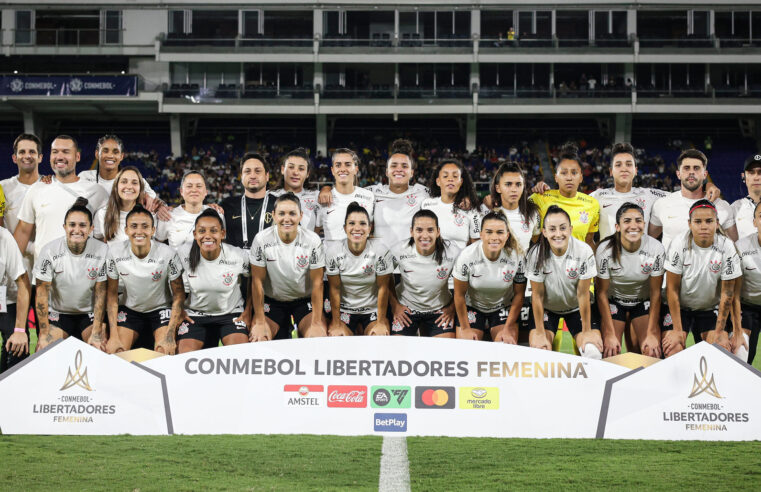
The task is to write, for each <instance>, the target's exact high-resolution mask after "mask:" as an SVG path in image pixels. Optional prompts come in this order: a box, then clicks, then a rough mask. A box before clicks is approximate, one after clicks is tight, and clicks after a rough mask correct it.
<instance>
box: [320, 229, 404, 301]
mask: <svg viewBox="0 0 761 492" xmlns="http://www.w3.org/2000/svg"><path fill="white" fill-rule="evenodd" d="M325 271H326V273H327V274H328V275H339V276H340V278H341V311H343V312H347V313H369V312H373V311H376V310H377V308H378V282H377V281H376V278H377V276H378V275H390V274H391V273H393V271H394V267H393V263H392V260H391V253H389V251H388V249H387V248H386V247H385V246H384V245H383V243H382V242H381V241H380V240H378V239H368V241H367V246H365V250H364V251H363V252H362V253H360V254H359V256H355V255H354V254H353V253H352V252H351V251H349V246H348V244H347V242H346V240H344V241H341V242H338V243H331V244H329V245H327V246H325Z"/></svg>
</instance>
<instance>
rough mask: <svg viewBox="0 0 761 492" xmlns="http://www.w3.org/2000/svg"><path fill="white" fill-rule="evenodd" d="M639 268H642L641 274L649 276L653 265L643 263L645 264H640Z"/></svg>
mask: <svg viewBox="0 0 761 492" xmlns="http://www.w3.org/2000/svg"><path fill="white" fill-rule="evenodd" d="M640 266H641V267H642V273H644V274H645V275H647V274H649V273H650V272H652V271H653V264H652V263H648V262H645V263H642V264H640Z"/></svg>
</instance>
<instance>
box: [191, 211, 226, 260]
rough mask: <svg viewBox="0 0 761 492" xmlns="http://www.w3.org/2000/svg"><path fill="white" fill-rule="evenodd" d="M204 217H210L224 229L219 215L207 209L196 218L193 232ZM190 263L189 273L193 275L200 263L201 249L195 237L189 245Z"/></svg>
mask: <svg viewBox="0 0 761 492" xmlns="http://www.w3.org/2000/svg"><path fill="white" fill-rule="evenodd" d="M204 217H211V218H212V219H216V220H217V221H219V226H220V227H221V228H222V229H224V228H225V225H224V223H223V222H222V218H221V217H220V216H219V214H218V213H217V212H216V210H214V209H213V208H207V209H206V210H204V211H203V212H201V213H200V214H199V215H198V217H196V222H195V225H194V226H193V231H194V232H195V229H196V227H198V221H199V220H201V219H203V218H204ZM188 260H189V261H188V262H189V263H190V272H191V273H195V271H196V268H197V267H198V264H199V263H201V247H200V246H199V245H198V241H196V239H195V237H194V238H193V244H191V245H190V258H189V259H188Z"/></svg>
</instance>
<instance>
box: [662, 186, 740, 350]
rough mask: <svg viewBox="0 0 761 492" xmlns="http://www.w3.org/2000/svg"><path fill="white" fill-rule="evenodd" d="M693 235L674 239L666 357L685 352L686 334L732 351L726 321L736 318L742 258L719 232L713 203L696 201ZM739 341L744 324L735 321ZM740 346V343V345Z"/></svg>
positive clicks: (668, 277)
mask: <svg viewBox="0 0 761 492" xmlns="http://www.w3.org/2000/svg"><path fill="white" fill-rule="evenodd" d="M689 217H690V219H689V225H690V230H689V232H687V233H686V234H684V235H682V236H678V237H676V238H674V240H673V241H672V242H671V244H670V245H669V249H668V252H667V256H666V299H667V300H668V310H669V315H670V316H668V317H670V321H671V322H670V323H669V322H668V321H669V320H668V317H667V319H665V320H664V323H663V324H664V326H663V327H662V330H663V334H662V338H663V354H664V355H665V356H666V357H669V356H671V355H674V354H675V353H677V352H680V351H681V350H682V349H684V346H685V341H686V339H687V333H689V331H690V330H692V336H693V338H694V339H695V342H696V343H697V342H700V341H701V340H706V341H708V342H710V343H718V344H720V345H722V346H723V347H724V348H726V349H727V350H729V349H730V343H729V335H728V334H727V332H726V330H725V328H727V326H728V325H727V319H728V318H729V316H730V314H731V315H732V316H733V317H734V316H735V313H734V312H733V310H732V303H733V297H734V289H735V279H736V278H738V277H740V276H741V275H742V268H741V265H740V257H739V256H738V255H737V250H736V249H735V245H734V243H733V242H732V240H731V239H729V238H728V237H727V236H725V235H724V231H722V230H721V228H720V227H719V221H718V214H717V212H716V207H715V206H714V204H713V202H709V201H708V200H698V201H697V202H695V203H694V204H693V205H692V207H691V208H690V212H689ZM732 324H733V326H734V327H735V328H734V332H735V336H737V337H739V338H740V339H742V338H744V337H743V336H742V335H743V333H742V328H741V322H740V320H739V319H738V320H736V321H735V320H733V323H732ZM738 340H739V339H738Z"/></svg>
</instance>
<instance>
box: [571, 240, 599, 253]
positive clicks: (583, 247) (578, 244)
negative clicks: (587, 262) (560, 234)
mask: <svg viewBox="0 0 761 492" xmlns="http://www.w3.org/2000/svg"><path fill="white" fill-rule="evenodd" d="M571 243H572V244H573V246H571V245H569V247H572V248H573V251H575V252H577V253H579V254H583V255H584V256H587V257H588V256H594V252H593V251H592V248H591V247H590V246H589V245H588V244H587V243H585V242H584V241H582V240H581V239H576V238H575V237H573V236H571Z"/></svg>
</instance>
